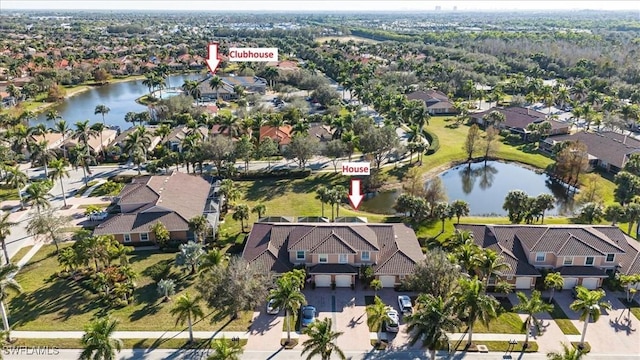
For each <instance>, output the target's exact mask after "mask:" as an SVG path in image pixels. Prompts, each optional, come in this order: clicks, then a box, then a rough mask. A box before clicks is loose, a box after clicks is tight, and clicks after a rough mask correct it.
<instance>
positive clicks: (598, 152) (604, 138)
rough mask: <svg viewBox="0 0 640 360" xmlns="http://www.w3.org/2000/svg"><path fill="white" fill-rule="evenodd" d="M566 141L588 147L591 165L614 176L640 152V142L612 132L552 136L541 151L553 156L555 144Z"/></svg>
mask: <svg viewBox="0 0 640 360" xmlns="http://www.w3.org/2000/svg"><path fill="white" fill-rule="evenodd" d="M565 141H580V142H581V143H584V144H585V145H586V146H587V153H588V154H589V163H590V165H591V166H592V167H594V168H601V169H604V170H605V171H608V172H610V173H613V174H616V173H617V172H618V171H620V170H621V169H622V168H623V167H624V164H625V163H626V162H627V161H628V160H629V157H630V156H631V154H633V153H635V152H639V151H640V140H637V139H635V138H633V137H630V136H625V135H623V134H619V133H616V132H611V131H604V132H600V133H592V132H586V131H579V132H577V133H575V134H571V135H562V136H550V137H548V138H546V139H545V140H544V141H541V142H540V150H541V151H543V152H546V153H548V154H551V153H552V152H553V147H554V146H555V144H557V143H561V142H565Z"/></svg>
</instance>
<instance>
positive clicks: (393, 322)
mask: <svg viewBox="0 0 640 360" xmlns="http://www.w3.org/2000/svg"><path fill="white" fill-rule="evenodd" d="M387 316H388V317H389V319H388V320H387V321H385V323H384V329H385V330H386V331H387V332H394V333H397V332H398V329H399V326H400V315H399V314H398V312H397V311H396V310H395V309H394V308H392V307H391V306H389V307H387Z"/></svg>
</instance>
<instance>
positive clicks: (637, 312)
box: [618, 298, 640, 320]
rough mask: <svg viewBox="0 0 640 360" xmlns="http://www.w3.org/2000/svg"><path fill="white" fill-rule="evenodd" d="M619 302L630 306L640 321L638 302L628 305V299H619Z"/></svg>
mask: <svg viewBox="0 0 640 360" xmlns="http://www.w3.org/2000/svg"><path fill="white" fill-rule="evenodd" d="M618 300H620V302H621V303H623V304H624V305H625V306H628V307H629V308H630V311H631V313H632V314H633V316H635V317H636V319H638V320H640V305H639V304H638V302H637V301H636V300H634V301H633V302H631V303H628V302H627V299H626V298H619V299H618Z"/></svg>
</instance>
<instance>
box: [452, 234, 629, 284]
mask: <svg viewBox="0 0 640 360" xmlns="http://www.w3.org/2000/svg"><path fill="white" fill-rule="evenodd" d="M456 229H460V230H468V231H471V233H472V234H473V236H474V242H475V243H476V244H477V245H478V246H481V247H483V248H489V249H493V250H495V251H496V252H498V253H499V254H501V255H503V256H504V257H505V261H506V262H507V263H509V264H510V265H511V267H512V271H513V272H514V274H516V275H524V274H533V272H536V273H538V271H537V270H536V269H535V268H534V267H533V266H531V265H530V264H529V262H528V256H527V254H528V253H532V252H551V253H554V254H555V255H556V256H606V255H607V254H619V255H618V259H621V260H620V266H621V271H622V272H623V273H640V255H638V253H639V252H640V244H639V243H638V242H637V241H636V240H634V239H632V238H630V237H628V236H627V235H626V234H624V233H623V232H622V230H620V229H619V228H618V227H615V226H605V225H476V224H461V225H456ZM567 268H569V267H567ZM572 268H580V267H577V266H572ZM587 268H590V269H593V267H589V266H587ZM565 271H568V270H565ZM572 271H573V270H572ZM576 271H577V270H576ZM507 274H508V272H507ZM538 274H539V273H538ZM581 274H582V275H584V276H588V275H589V274H590V273H586V274H585V273H581Z"/></svg>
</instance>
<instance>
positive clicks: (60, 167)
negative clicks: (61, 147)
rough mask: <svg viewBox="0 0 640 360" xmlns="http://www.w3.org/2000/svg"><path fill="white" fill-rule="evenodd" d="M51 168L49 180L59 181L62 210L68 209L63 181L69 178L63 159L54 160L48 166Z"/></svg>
mask: <svg viewBox="0 0 640 360" xmlns="http://www.w3.org/2000/svg"><path fill="white" fill-rule="evenodd" d="M50 166H51V178H52V179H53V181H60V189H61V192H62V200H63V202H64V208H65V209H66V208H68V207H69V206H68V205H67V194H66V192H65V191H64V179H65V178H68V177H69V171H68V170H67V164H66V162H65V161H64V159H58V160H54V161H52V162H51V164H50Z"/></svg>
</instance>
